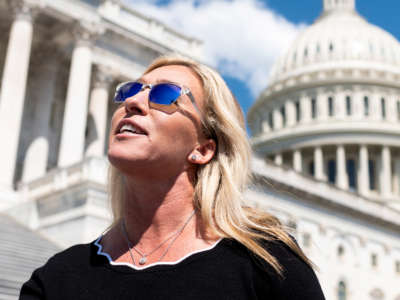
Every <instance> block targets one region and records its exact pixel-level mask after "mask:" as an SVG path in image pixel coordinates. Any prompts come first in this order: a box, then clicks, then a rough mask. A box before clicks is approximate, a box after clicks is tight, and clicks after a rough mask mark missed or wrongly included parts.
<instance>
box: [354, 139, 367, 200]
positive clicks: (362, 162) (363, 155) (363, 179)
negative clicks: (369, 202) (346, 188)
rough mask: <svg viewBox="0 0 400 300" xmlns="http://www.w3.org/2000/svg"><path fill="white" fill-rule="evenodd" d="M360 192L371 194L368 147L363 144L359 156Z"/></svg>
mask: <svg viewBox="0 0 400 300" xmlns="http://www.w3.org/2000/svg"><path fill="white" fill-rule="evenodd" d="M357 179H358V182H357V185H358V192H359V193H360V194H362V195H364V196H367V195H368V194H369V167H368V148H367V146H366V145H361V146H360V150H359V156H358V176H357Z"/></svg>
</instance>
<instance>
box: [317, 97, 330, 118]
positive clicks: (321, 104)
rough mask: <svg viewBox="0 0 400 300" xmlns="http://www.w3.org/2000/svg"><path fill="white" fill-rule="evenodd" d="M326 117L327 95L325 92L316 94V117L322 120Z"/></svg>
mask: <svg viewBox="0 0 400 300" xmlns="http://www.w3.org/2000/svg"><path fill="white" fill-rule="evenodd" d="M327 118H328V97H327V96H326V95H325V94H320V95H318V98H317V119H318V120H319V121H324V120H326V119H327Z"/></svg>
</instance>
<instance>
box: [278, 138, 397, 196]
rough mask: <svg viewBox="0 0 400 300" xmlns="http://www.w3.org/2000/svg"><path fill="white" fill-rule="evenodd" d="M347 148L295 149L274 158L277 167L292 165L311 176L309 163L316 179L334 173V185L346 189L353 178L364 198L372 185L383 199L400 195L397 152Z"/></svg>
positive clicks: (326, 177) (363, 147) (356, 147)
mask: <svg viewBox="0 0 400 300" xmlns="http://www.w3.org/2000/svg"><path fill="white" fill-rule="evenodd" d="M328 147H329V149H328ZM347 147H349V146H345V145H336V146H334V147H332V146H326V147H323V146H317V147H314V148H304V149H296V150H292V151H290V152H284V153H276V154H274V156H273V159H274V162H275V163H276V164H278V165H282V164H291V166H292V167H293V169H294V170H295V171H297V172H303V173H310V170H309V169H308V170H307V169H306V164H307V163H308V164H310V163H311V164H312V174H310V175H312V176H314V177H315V178H316V179H318V180H323V181H327V180H328V173H329V172H333V173H334V178H335V180H334V182H333V183H334V184H335V185H337V186H338V187H339V188H341V189H345V190H346V189H349V188H350V186H349V182H350V178H349V176H353V177H354V178H352V180H354V181H356V183H355V185H356V187H357V191H358V192H359V193H360V194H362V195H364V196H370V195H371V185H373V186H375V188H374V190H376V191H377V192H379V194H380V195H381V196H382V197H383V198H390V197H398V196H400V156H398V155H397V154H396V155H393V153H398V150H399V149H396V148H391V147H390V146H387V145H383V146H382V145H381V146H371V145H350V147H351V149H347ZM325 148H326V149H325ZM354 149H357V150H354ZM396 151H397V152H396ZM288 155H290V156H291V157H290V158H289V159H288V160H287V161H286V160H285V159H284V156H285V157H287V156H288ZM349 159H352V160H353V161H354V167H355V170H354V174H349V170H348V166H347V162H348V160H349ZM328 161H332V162H334V164H335V165H334V169H333V170H329V165H328V163H327V162H328ZM371 164H372V165H373V166H372V165H371ZM371 176H372V178H371ZM371 180H372V181H373V182H371Z"/></svg>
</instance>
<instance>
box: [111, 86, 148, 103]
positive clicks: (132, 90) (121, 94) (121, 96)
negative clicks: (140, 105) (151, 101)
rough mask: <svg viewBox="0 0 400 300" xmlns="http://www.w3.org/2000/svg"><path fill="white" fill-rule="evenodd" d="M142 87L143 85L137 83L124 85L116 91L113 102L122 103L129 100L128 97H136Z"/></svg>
mask: <svg viewBox="0 0 400 300" xmlns="http://www.w3.org/2000/svg"><path fill="white" fill-rule="evenodd" d="M142 86H143V84H141V83H139V82H128V83H126V84H124V85H123V86H121V87H120V89H119V90H118V93H117V95H116V97H115V101H116V102H123V101H125V100H126V99H127V98H130V97H132V96H134V95H136V94H137V93H139V92H140V90H141V89H142Z"/></svg>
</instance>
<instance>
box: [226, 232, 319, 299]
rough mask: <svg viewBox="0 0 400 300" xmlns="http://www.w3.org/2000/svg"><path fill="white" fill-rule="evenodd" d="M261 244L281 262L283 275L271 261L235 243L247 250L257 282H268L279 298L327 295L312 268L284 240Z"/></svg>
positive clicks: (304, 297) (268, 241)
mask: <svg viewBox="0 0 400 300" xmlns="http://www.w3.org/2000/svg"><path fill="white" fill-rule="evenodd" d="M262 244H263V247H264V249H265V250H267V251H268V253H269V254H271V255H272V256H273V257H274V258H275V259H276V260H277V261H278V263H279V264H280V265H281V267H282V274H281V275H279V274H278V273H277V271H275V269H274V268H273V267H272V266H271V265H270V264H269V263H268V262H266V261H265V260H263V259H261V258H260V257H258V256H256V255H255V254H253V253H252V252H250V251H249V250H247V249H246V248H245V247H244V246H243V245H241V244H239V243H237V242H236V243H233V245H236V246H235V247H237V248H240V249H242V253H243V252H244V251H246V252H247V255H248V256H249V257H250V259H251V261H252V265H253V267H254V274H255V278H256V280H257V283H258V284H260V285H265V284H268V286H269V291H270V292H271V293H272V294H273V296H274V297H275V298H276V299H314V300H323V299H325V298H324V295H323V292H322V289H321V286H320V283H319V280H318V278H317V276H316V274H315V272H314V270H313V268H312V267H311V266H310V265H309V264H307V263H306V262H305V261H304V260H303V259H302V258H301V257H300V256H299V255H298V254H297V253H296V252H295V251H293V250H292V249H291V248H290V247H289V246H288V245H287V244H286V243H285V242H283V241H280V240H267V241H263V242H262Z"/></svg>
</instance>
